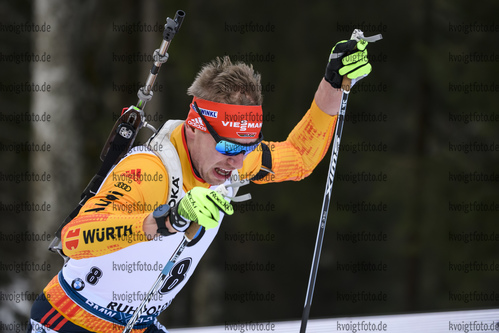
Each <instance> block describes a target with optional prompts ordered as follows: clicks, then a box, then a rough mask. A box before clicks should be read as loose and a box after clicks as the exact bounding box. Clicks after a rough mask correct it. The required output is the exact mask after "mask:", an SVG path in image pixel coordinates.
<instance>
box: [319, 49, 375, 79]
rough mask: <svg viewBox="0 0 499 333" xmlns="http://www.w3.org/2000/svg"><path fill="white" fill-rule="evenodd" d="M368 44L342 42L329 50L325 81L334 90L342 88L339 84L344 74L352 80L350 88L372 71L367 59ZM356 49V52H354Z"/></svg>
mask: <svg viewBox="0 0 499 333" xmlns="http://www.w3.org/2000/svg"><path fill="white" fill-rule="evenodd" d="M367 44H368V42H367V41H365V40H360V41H358V42H357V41H356V40H344V41H341V42H338V43H336V45H335V46H334V47H333V49H332V50H331V55H330V56H329V63H328V64H327V67H326V74H325V76H324V77H325V79H326V81H327V82H329V83H330V84H331V85H332V86H333V87H334V88H337V89H338V88H342V87H341V82H342V80H343V76H344V75H345V74H346V75H347V77H348V78H349V79H351V80H352V83H351V87H352V86H353V85H354V84H355V83H356V82H357V81H359V80H360V79H362V78H364V77H366V76H367V75H368V74H369V73H370V72H371V70H372V66H371V64H370V63H369V60H368V59H367V50H366V47H367ZM355 49H357V52H355Z"/></svg>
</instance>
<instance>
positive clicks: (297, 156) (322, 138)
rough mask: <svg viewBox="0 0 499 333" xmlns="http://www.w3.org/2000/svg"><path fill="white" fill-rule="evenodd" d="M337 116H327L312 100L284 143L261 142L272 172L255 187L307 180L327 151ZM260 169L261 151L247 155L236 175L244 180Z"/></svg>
mask: <svg viewBox="0 0 499 333" xmlns="http://www.w3.org/2000/svg"><path fill="white" fill-rule="evenodd" d="M336 119H337V116H330V115H328V114H326V113H324V112H323V111H322V110H320V109H319V107H318V106H317V104H316V103H315V100H314V101H313V102H312V105H311V107H310V109H309V110H308V111H307V113H306V114H305V116H304V117H303V118H302V119H301V121H300V122H299V123H298V124H297V125H296V126H295V128H294V129H293V130H292V131H291V133H290V134H289V136H288V138H287V139H286V141H283V142H269V141H264V143H265V144H266V145H267V147H268V149H269V151H270V154H271V157H272V171H273V172H274V174H271V173H269V174H267V176H265V177H264V178H262V179H259V180H253V182H254V183H256V184H265V183H272V182H282V181H286V180H295V181H297V180H301V179H303V178H305V177H307V176H309V175H310V174H311V173H312V171H313V170H314V168H315V167H316V166H317V164H319V162H320V161H321V160H322V158H323V157H324V155H326V152H327V150H328V148H329V145H330V143H331V138H332V137H333V134H334V128H335V125H336ZM261 166H262V151H261V149H258V150H257V151H255V152H252V153H250V154H249V155H248V156H247V158H246V160H245V161H244V165H243V169H242V170H240V174H241V175H243V177H244V176H246V177H248V178H251V177H253V176H254V175H256V174H257V173H258V171H259V170H260V168H261Z"/></svg>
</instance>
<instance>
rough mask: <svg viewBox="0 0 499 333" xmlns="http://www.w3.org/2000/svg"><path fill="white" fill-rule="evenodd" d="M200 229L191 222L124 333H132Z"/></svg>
mask: <svg viewBox="0 0 499 333" xmlns="http://www.w3.org/2000/svg"><path fill="white" fill-rule="evenodd" d="M176 207H178V206H175V207H174V208H172V209H175V208H176ZM199 228H200V225H199V224H198V223H196V222H191V225H190V226H189V228H187V230H186V231H185V233H184V238H182V241H181V242H180V244H179V245H178V247H177V249H176V250H175V252H174V253H173V255H172V256H171V257H170V260H168V262H167V263H166V265H165V267H164V268H163V270H162V271H161V273H160V274H159V276H158V278H157V279H156V281H155V282H154V284H153V286H152V287H151V289H150V290H149V292H148V293H147V295H146V297H145V298H144V300H143V301H142V303H140V305H139V307H138V308H137V310H135V312H134V314H133V316H132V317H131V318H130V320H129V321H128V323H127V325H126V326H125V329H124V330H123V333H129V332H131V331H132V329H133V326H134V325H135V323H136V322H137V320H138V319H139V317H140V316H141V315H142V313H144V311H145V308H146V306H147V304H148V303H149V301H150V300H151V298H152V297H153V296H154V295H155V294H156V293H157V292H158V290H159V288H160V287H161V286H162V285H163V283H164V282H165V280H166V279H167V278H168V274H169V273H170V271H171V269H172V268H173V266H174V265H175V262H176V261H177V258H178V257H179V256H180V255H181V254H182V252H183V251H184V249H185V247H186V246H187V245H188V244H189V242H190V241H191V240H193V239H194V236H196V233H197V232H198V230H199Z"/></svg>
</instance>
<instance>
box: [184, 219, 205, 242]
mask: <svg viewBox="0 0 499 333" xmlns="http://www.w3.org/2000/svg"><path fill="white" fill-rule="evenodd" d="M199 228H201V225H200V224H199V223H197V222H194V221H192V222H191V225H190V226H189V228H187V230H186V231H185V232H184V237H185V238H186V239H187V241H189V242H190V241H191V240H193V239H194V236H196V233H197V232H198V230H199Z"/></svg>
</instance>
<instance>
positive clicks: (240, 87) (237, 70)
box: [187, 56, 263, 105]
mask: <svg viewBox="0 0 499 333" xmlns="http://www.w3.org/2000/svg"><path fill="white" fill-rule="evenodd" d="M187 94H188V95H190V96H196V97H199V98H202V99H206V100H209V101H212V102H218V103H226V104H237V105H261V104H262V101H263V97H262V85H261V83H260V74H259V73H257V72H255V71H254V69H253V66H252V65H247V64H245V63H242V62H236V63H235V64H233V63H232V62H231V60H230V58H229V57H228V56H224V57H223V58H220V57H217V58H216V59H215V60H212V61H211V62H209V63H207V64H205V65H204V66H203V67H202V68H201V70H200V71H199V73H198V74H197V76H196V79H195V80H194V82H193V83H192V85H191V86H190V87H189V88H188V89H187Z"/></svg>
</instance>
